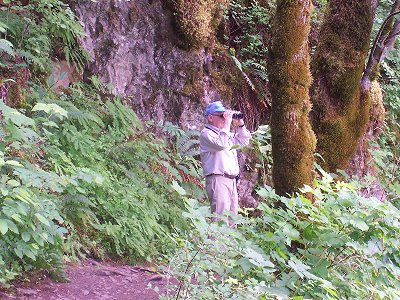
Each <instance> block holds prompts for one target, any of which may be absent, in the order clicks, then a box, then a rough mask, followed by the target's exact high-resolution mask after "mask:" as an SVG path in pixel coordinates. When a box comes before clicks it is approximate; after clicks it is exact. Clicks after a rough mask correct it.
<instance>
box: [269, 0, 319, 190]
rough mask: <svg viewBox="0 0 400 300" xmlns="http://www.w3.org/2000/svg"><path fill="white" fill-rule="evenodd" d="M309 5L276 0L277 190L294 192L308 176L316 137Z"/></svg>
mask: <svg viewBox="0 0 400 300" xmlns="http://www.w3.org/2000/svg"><path fill="white" fill-rule="evenodd" d="M311 10H312V4H311V0H297V1H293V0H280V1H277V10H276V16H275V20H274V25H273V40H272V46H271V51H270V60H269V74H270V88H271V94H272V116H271V136H272V156H273V164H274V165H273V181H274V187H275V190H276V193H277V194H280V195H284V194H286V193H289V194H291V193H293V192H296V191H297V190H298V189H299V188H301V187H302V186H303V185H304V184H308V185H311V183H312V180H313V175H312V169H313V155H314V150H315V144H316V140H315V136H314V133H313V131H312V129H311V124H310V120H309V112H310V109H311V102H310V98H309V88H310V85H311V73H310V66H309V62H310V57H309V48H308V33H309V31H310V14H311Z"/></svg>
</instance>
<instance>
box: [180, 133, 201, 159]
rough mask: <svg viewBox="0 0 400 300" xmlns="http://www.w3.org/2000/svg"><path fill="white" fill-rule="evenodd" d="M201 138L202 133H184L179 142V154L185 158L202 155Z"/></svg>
mask: <svg viewBox="0 0 400 300" xmlns="http://www.w3.org/2000/svg"><path fill="white" fill-rule="evenodd" d="M199 136H200V132H198V131H195V130H189V131H186V132H184V134H183V135H182V136H180V137H179V138H178V140H177V143H176V148H177V149H176V150H177V152H178V153H179V154H180V155H181V156H183V157H186V156H195V155H198V154H200V149H199V147H200V145H199Z"/></svg>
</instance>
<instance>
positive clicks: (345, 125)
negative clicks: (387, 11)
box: [312, 0, 376, 171]
mask: <svg viewBox="0 0 400 300" xmlns="http://www.w3.org/2000/svg"><path fill="white" fill-rule="evenodd" d="M375 9H376V0H332V1H329V4H328V10H327V13H326V16H325V19H324V22H323V25H322V27H321V31H320V35H319V41H318V45H317V48H316V52H315V56H314V59H313V64H312V69H313V71H312V72H313V78H314V82H313V87H312V102H313V111H312V122H313V129H314V131H315V134H316V135H317V139H318V143H317V152H318V153H319V154H321V156H322V157H323V159H324V163H323V165H324V167H325V168H326V169H327V170H329V171H336V170H337V169H344V168H345V167H346V166H347V163H348V161H349V159H350V158H351V157H352V156H353V155H354V153H355V151H356V149H357V145H358V142H359V139H360V137H361V136H362V134H363V133H364V131H365V126H366V124H367V122H368V120H369V111H370V103H371V101H370V99H369V97H368V92H369V89H370V84H362V79H363V72H364V66H365V60H366V58H367V56H368V50H369V45H370V37H371V31H372V25H373V20H374V15H375Z"/></svg>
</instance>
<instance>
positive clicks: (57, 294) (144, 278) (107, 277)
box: [0, 260, 167, 300]
mask: <svg viewBox="0 0 400 300" xmlns="http://www.w3.org/2000/svg"><path fill="white" fill-rule="evenodd" d="M66 272H67V274H68V278H69V279H70V282H68V283H56V282H53V281H52V280H51V279H49V278H45V279H44V280H41V281H39V282H37V283H35V282H29V283H24V284H19V285H17V286H16V287H14V288H13V289H11V290H9V291H7V292H4V291H0V299H1V300H3V299H4V300H10V299H21V300H25V299H32V300H157V299H159V296H158V294H157V293H156V292H154V291H153V290H152V289H149V288H148V284H149V282H151V284H152V285H153V286H157V287H158V288H159V289H160V290H164V289H165V286H166V284H167V280H166V278H165V277H163V276H162V275H159V274H157V273H155V272H153V271H151V270H150V269H149V268H146V267H140V266H128V265H117V264H112V263H98V262H96V261H93V260H87V261H84V262H82V263H80V264H79V265H67V266H66Z"/></svg>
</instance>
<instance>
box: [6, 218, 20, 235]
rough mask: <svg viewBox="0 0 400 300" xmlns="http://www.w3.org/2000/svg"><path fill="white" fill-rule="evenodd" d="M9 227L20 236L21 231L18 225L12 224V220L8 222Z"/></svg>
mask: <svg viewBox="0 0 400 300" xmlns="http://www.w3.org/2000/svg"><path fill="white" fill-rule="evenodd" d="M7 225H8V229H10V230H11V231H12V232H14V233H16V234H18V233H19V230H18V227H17V225H15V224H14V222H12V221H11V220H7Z"/></svg>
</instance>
